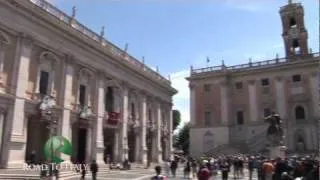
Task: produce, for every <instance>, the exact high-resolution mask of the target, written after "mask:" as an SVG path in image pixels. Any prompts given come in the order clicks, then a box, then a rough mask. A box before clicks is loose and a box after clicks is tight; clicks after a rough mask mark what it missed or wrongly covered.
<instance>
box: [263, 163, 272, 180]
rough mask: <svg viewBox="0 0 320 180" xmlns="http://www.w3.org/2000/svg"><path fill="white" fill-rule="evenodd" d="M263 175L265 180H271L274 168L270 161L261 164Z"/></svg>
mask: <svg viewBox="0 0 320 180" xmlns="http://www.w3.org/2000/svg"><path fill="white" fill-rule="evenodd" d="M262 169H263V174H264V177H265V180H272V177H273V172H274V166H273V164H272V162H271V161H266V162H265V163H263V164H262Z"/></svg>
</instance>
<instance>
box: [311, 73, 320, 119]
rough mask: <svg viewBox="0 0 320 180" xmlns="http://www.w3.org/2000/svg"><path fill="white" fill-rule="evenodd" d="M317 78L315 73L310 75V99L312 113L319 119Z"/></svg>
mask: <svg viewBox="0 0 320 180" xmlns="http://www.w3.org/2000/svg"><path fill="white" fill-rule="evenodd" d="M318 79H319V77H318V73H317V72H313V73H311V75H310V83H309V84H310V90H311V92H310V93H311V97H312V98H311V99H312V107H313V109H312V111H313V114H314V115H315V116H316V117H317V118H320V112H319V100H320V99H319V80H318Z"/></svg>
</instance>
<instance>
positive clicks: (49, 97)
mask: <svg viewBox="0 0 320 180" xmlns="http://www.w3.org/2000/svg"><path fill="white" fill-rule="evenodd" d="M176 93H177V91H176V90H175V89H174V88H172V86H171V82H170V81H169V80H167V79H165V78H164V77H162V76H161V75H160V74H159V73H158V72H156V71H153V70H151V69H150V68H149V67H147V66H146V65H145V64H144V62H140V61H138V60H136V59H135V58H133V57H132V56H130V55H129V54H128V53H127V52H126V50H121V49H119V48H118V47H116V46H115V45H113V44H112V43H110V42H109V41H107V40H105V39H104V38H103V31H102V32H101V34H100V35H98V34H96V33H94V32H93V31H91V30H90V29H88V28H87V27H85V26H83V25H82V24H80V23H79V22H78V21H77V20H76V19H75V11H74V12H73V14H72V16H68V15H66V14H65V13H64V12H62V11H60V10H58V9H57V8H55V7H54V6H52V5H51V4H49V3H47V2H46V1H44V0H24V1H20V0H10V1H0V112H1V113H0V152H1V153H0V165H1V167H2V168H14V167H20V168H21V166H22V164H23V163H24V162H25V161H28V160H30V159H29V157H30V154H31V153H32V152H34V153H36V156H35V161H36V162H43V161H44V152H43V151H44V150H43V149H44V144H45V142H46V141H47V140H48V138H49V137H50V136H52V135H62V136H64V137H66V138H67V139H69V140H70V141H71V143H72V146H73V153H72V156H71V158H68V157H67V156H65V155H64V154H61V157H62V158H63V159H65V160H69V159H70V161H72V162H90V161H91V160H92V159H96V160H97V161H98V162H99V163H102V162H103V160H104V158H105V157H109V158H110V159H112V160H113V161H123V160H124V159H129V160H130V161H132V162H137V163H144V164H146V163H147V162H160V161H162V160H163V159H167V158H169V157H170V155H171V153H172V138H171V137H172V113H171V111H172V96H173V95H174V94H176Z"/></svg>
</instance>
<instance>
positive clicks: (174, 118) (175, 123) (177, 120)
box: [172, 109, 181, 131]
mask: <svg viewBox="0 0 320 180" xmlns="http://www.w3.org/2000/svg"><path fill="white" fill-rule="evenodd" d="M172 121H173V122H172V124H173V125H172V131H174V130H176V129H177V127H178V126H179V124H180V122H181V114H180V112H179V111H178V110H176V109H174V110H173V111H172Z"/></svg>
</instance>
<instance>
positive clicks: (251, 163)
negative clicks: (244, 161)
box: [248, 157, 254, 180]
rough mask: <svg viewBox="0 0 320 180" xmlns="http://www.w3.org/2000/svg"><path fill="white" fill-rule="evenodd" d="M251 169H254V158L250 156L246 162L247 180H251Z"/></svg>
mask: <svg viewBox="0 0 320 180" xmlns="http://www.w3.org/2000/svg"><path fill="white" fill-rule="evenodd" d="M253 169H254V158H253V157H250V158H249V162H248V170H249V180H252V174H253Z"/></svg>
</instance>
